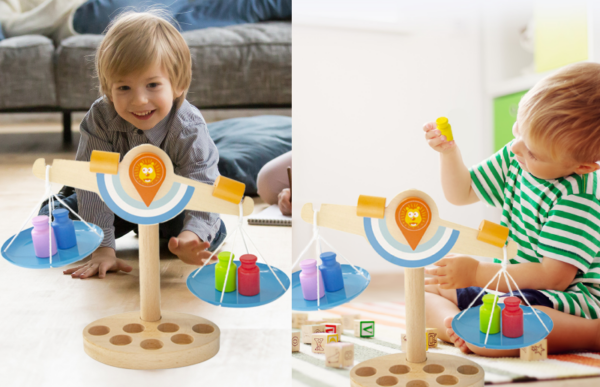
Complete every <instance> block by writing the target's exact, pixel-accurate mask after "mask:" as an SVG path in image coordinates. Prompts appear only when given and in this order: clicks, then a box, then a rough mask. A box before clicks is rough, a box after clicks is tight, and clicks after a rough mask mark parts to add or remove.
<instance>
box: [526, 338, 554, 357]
mask: <svg viewBox="0 0 600 387" xmlns="http://www.w3.org/2000/svg"><path fill="white" fill-rule="evenodd" d="M547 358H548V340H546V339H544V340H542V341H540V342H539V343H537V344H534V345H530V346H529V347H524V348H521V360H525V361H535V360H546V359H547Z"/></svg>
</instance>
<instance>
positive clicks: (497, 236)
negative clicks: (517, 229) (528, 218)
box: [477, 220, 508, 247]
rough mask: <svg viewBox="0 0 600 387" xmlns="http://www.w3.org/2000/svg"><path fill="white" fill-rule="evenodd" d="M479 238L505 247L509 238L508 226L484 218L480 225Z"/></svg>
mask: <svg viewBox="0 0 600 387" xmlns="http://www.w3.org/2000/svg"><path fill="white" fill-rule="evenodd" d="M477 239H478V240H480V241H482V242H485V243H489V244H490V245H494V246H497V247H503V246H504V244H505V243H506V240H507V239H508V227H504V226H501V225H499V224H496V223H494V222H490V221H487V220H484V221H482V222H481V224H480V225H479V233H478V234H477Z"/></svg>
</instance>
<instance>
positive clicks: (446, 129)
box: [435, 117, 454, 141]
mask: <svg viewBox="0 0 600 387" xmlns="http://www.w3.org/2000/svg"><path fill="white" fill-rule="evenodd" d="M435 123H436V125H437V128H438V129H439V131H440V132H442V135H443V136H446V140H447V141H452V140H454V136H453V135H452V126H450V124H449V123H448V119H447V118H446V117H440V118H438V119H437V120H435Z"/></svg>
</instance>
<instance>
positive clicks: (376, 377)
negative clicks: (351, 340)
mask: <svg viewBox="0 0 600 387" xmlns="http://www.w3.org/2000/svg"><path fill="white" fill-rule="evenodd" d="M483 384H484V372H483V368H481V366H479V365H478V364H477V363H475V362H472V361H470V360H467V359H464V358H462V357H458V356H451V355H444V354H440V353H428V354H427V360H426V361H425V362H423V363H411V362H409V361H407V360H406V354H405V353H397V354H393V355H387V356H381V357H376V358H374V359H371V360H367V361H364V362H362V363H360V364H357V365H356V366H354V368H352V370H351V371H350V385H351V386H352V387H381V386H406V387H428V386H455V387H471V386H472V387H478V386H483Z"/></svg>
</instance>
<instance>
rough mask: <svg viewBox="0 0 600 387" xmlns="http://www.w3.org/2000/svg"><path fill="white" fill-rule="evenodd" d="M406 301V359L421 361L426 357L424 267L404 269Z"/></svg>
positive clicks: (414, 361)
mask: <svg viewBox="0 0 600 387" xmlns="http://www.w3.org/2000/svg"><path fill="white" fill-rule="evenodd" d="M404 286H405V288H404V297H405V298H404V299H405V303H406V336H407V337H409V338H410V340H408V342H407V343H406V344H407V346H406V347H407V349H406V360H407V361H409V362H411V363H422V362H424V361H425V359H427V353H426V351H427V342H426V336H425V269H424V268H422V267H420V268H416V269H411V268H406V269H404Z"/></svg>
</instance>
